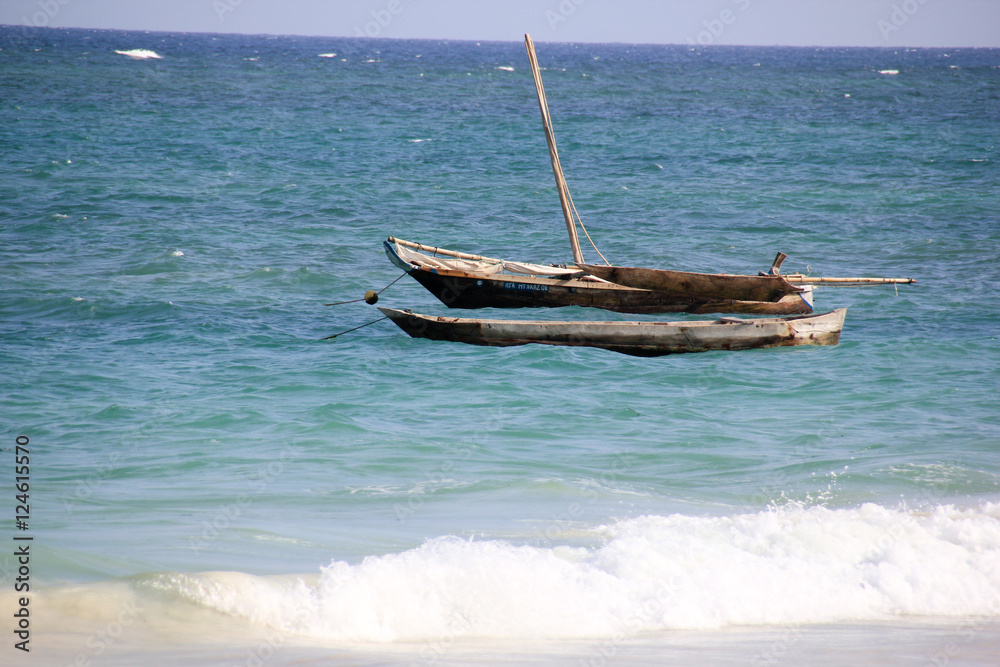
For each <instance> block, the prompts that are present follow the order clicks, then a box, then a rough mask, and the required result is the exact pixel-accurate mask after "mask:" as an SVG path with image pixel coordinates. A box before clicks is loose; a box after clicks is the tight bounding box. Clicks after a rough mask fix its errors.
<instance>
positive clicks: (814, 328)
mask: <svg viewBox="0 0 1000 667" xmlns="http://www.w3.org/2000/svg"><path fill="white" fill-rule="evenodd" d="M379 310H381V311H382V312H383V313H384V314H385V315H386V317H388V318H389V319H391V320H392V321H393V322H394V323H395V324H396V326H398V327H399V328H400V329H402V330H403V331H405V332H406V333H407V334H409V335H410V337H412V338H428V339H430V340H446V341H453V342H458V343H469V344H471V345H492V346H510V345H527V344H529V343H539V344H542V345H566V346H577V347H597V348H601V349H604V350H611V351H612V352H621V353H622V354H631V355H634V356H639V357H657V356H663V355H667V354H678V353H682V352H707V351H710V350H748V349H755V348H766V347H783V346H789V345H836V344H837V343H838V342H839V340H840V332H841V329H843V326H844V317H845V316H846V314H847V310H846V309H844V308H841V309H838V310H834V311H831V312H829V313H823V314H819V315H803V316H800V317H778V318H767V319H752V320H745V319H740V318H737V317H723V318H721V319H718V320H709V321H692V322H566V321H562V322H546V321H537V320H536V321H532V320H490V319H472V318H462V317H436V316H430V315H419V314H417V313H413V312H410V311H404V310H395V309H393V308H379Z"/></svg>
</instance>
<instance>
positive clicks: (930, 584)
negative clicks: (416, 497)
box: [170, 504, 1000, 641]
mask: <svg viewBox="0 0 1000 667" xmlns="http://www.w3.org/2000/svg"><path fill="white" fill-rule="evenodd" d="M591 537H592V538H593V540H594V542H595V545H597V546H593V547H589V548H585V547H569V546H564V545H556V544H546V545H542V546H523V545H520V546H519V545H516V544H513V543H511V542H507V541H501V540H482V541H474V540H465V539H459V538H456V537H439V538H435V539H431V540H429V541H427V542H426V543H425V544H424V545H422V546H421V547H419V548H416V549H412V550H409V551H405V552H402V553H398V554H390V555H385V556H371V557H368V558H366V559H364V561H362V562H361V563H358V564H353V565H352V564H349V563H346V562H340V561H336V562H333V563H331V564H330V565H329V566H328V567H326V568H323V570H322V572H321V574H320V576H319V577H318V579H316V580H315V581H311V582H309V583H307V582H306V581H305V580H297V581H290V580H289V579H288V578H264V577H255V576H251V575H246V574H242V573H208V574H203V575H199V576H197V577H191V576H181V575H174V576H175V577H176V579H175V580H174V581H173V582H172V583H171V584H170V587H172V588H174V589H175V590H176V591H177V592H178V593H180V594H181V595H182V596H183V597H185V598H187V599H189V600H192V601H194V602H196V603H198V604H200V605H202V606H203V607H205V608H208V609H212V610H217V611H220V612H223V613H225V614H228V615H231V616H232V617H235V618H243V619H246V620H250V621H252V622H254V623H258V624H264V625H266V626H270V627H272V628H277V629H279V630H281V631H282V632H286V633H295V634H301V635H306V636H310V637H314V638H321V639H325V640H335V641H342V640H347V641H397V640H419V639H428V638H441V637H452V638H458V637H492V638H523V639H527V638H575V637H586V638H602V637H626V636H635V635H638V634H640V633H644V632H656V631H663V630H668V629H699V628H700V629H709V628H721V627H726V626H733V625H760V626H782V625H788V624H801V623H823V622H838V621H846V622H878V621H883V620H889V619H900V618H913V617H969V616H973V615H980V616H986V615H988V616H990V617H996V616H998V615H1000V504H985V505H983V506H982V507H979V508H974V509H957V508H954V507H950V506H948V507H938V508H936V509H934V510H933V511H929V512H911V511H906V510H895V509H887V508H884V507H880V506H877V505H864V506H862V507H859V508H855V509H839V510H836V509H826V508H823V507H819V506H815V507H810V508H801V507H786V508H782V509H773V510H770V511H763V512H759V513H751V514H742V515H733V516H721V517H704V516H694V517H692V516H683V515H673V516H647V517H642V518H636V519H630V520H626V521H622V522H619V523H616V524H613V525H608V526H604V527H599V528H596V529H594V530H592V531H591Z"/></svg>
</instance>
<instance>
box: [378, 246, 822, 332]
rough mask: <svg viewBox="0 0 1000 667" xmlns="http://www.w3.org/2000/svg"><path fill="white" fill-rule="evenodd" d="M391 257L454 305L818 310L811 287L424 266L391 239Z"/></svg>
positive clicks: (792, 312)
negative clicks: (667, 282)
mask: <svg viewBox="0 0 1000 667" xmlns="http://www.w3.org/2000/svg"><path fill="white" fill-rule="evenodd" d="M384 245H385V251H386V255H387V256H388V257H389V260H390V261H391V262H392V263H393V264H395V265H396V266H398V267H399V268H401V269H402V270H403V271H406V272H407V273H408V274H409V275H410V276H411V277H412V278H413V279H414V280H416V281H417V282H418V283H420V284H421V285H423V286H424V288H425V289H427V291H429V292H430V293H431V294H433V295H434V296H435V297H437V298H438V299H439V300H440V301H441V302H442V303H443V304H444V305H446V306H448V307H449V308H467V309H478V308H561V307H565V306H584V307H588V308H601V309H604V310H610V311H614V312H619V313H634V314H649V315H654V314H658V313H692V314H700V315H703V314H707V313H745V314H752V315H802V314H807V313H811V312H812V311H813V307H812V303H811V302H810V300H808V299H807V298H805V297H807V296H809V297H811V296H812V292H811V288H809V289H807V290H804V291H802V292H799V293H796V294H790V295H787V296H785V297H782V298H781V299H779V300H778V301H738V300H733V299H703V298H696V297H693V296H691V295H689V294H687V295H686V294H668V293H665V292H657V291H654V290H646V289H638V288H634V287H627V286H624V285H616V284H613V283H608V282H602V281H596V280H586V279H583V280H581V279H576V278H570V279H562V278H545V277H542V276H528V275H510V274H501V275H486V274H478V273H471V272H464V271H447V270H443V269H425V268H422V267H419V266H415V265H414V264H411V263H410V262H406V261H404V260H403V259H401V258H400V257H399V256H398V255H397V254H396V253H395V252H394V251H393V248H392V245H391V244H390V243H389V242H386V243H385V244H384Z"/></svg>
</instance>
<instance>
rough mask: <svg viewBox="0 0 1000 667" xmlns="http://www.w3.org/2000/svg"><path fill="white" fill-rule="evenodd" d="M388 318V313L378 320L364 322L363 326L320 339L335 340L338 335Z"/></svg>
mask: <svg viewBox="0 0 1000 667" xmlns="http://www.w3.org/2000/svg"><path fill="white" fill-rule="evenodd" d="M387 319H389V316H388V315H386V316H385V317H380V318H378V319H377V320H372V321H371V322H368V323H366V324H362V325H361V326H357V327H354V328H353V329H348V330H347V331H341V332H340V333H335V334H333V335H332V336H327V337H325V338H321V339H320V340H333V339H334V338H336V337H337V336H343V335H344V334H345V333H351V332H352V331H357V330H358V329H361V328H362V327H366V326H368V325H369V324H375V323H376V322H381V321H382V320H387Z"/></svg>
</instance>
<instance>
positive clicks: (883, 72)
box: [878, 69, 899, 76]
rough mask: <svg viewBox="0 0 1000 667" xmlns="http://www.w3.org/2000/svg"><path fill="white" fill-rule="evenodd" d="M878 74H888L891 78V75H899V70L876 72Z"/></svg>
mask: <svg viewBox="0 0 1000 667" xmlns="http://www.w3.org/2000/svg"><path fill="white" fill-rule="evenodd" d="M878 73H879V74H888V75H890V76H893V75H896V74H899V70H898V69H880V70H879V71H878Z"/></svg>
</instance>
